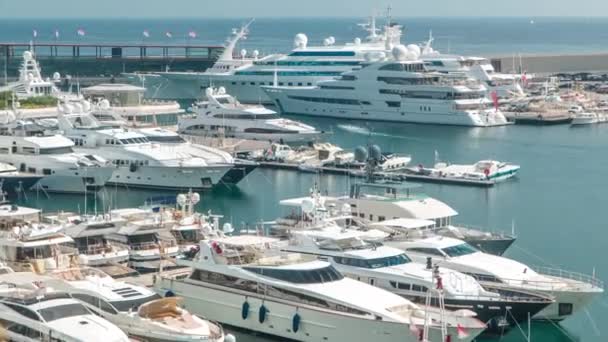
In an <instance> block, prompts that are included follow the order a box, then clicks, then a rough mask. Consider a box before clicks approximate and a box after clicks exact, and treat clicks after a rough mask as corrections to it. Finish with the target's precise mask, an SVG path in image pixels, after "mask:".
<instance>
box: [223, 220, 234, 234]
mask: <svg viewBox="0 0 608 342" xmlns="http://www.w3.org/2000/svg"><path fill="white" fill-rule="evenodd" d="M222 231H223V232H224V233H226V234H230V233H232V232H234V228H233V227H232V225H231V224H230V223H229V222H226V223H224V225H223V226H222Z"/></svg>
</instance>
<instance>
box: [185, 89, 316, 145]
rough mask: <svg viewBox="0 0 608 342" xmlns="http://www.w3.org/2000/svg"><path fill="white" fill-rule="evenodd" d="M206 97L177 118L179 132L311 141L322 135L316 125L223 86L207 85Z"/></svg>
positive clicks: (279, 140) (277, 140)
mask: <svg viewBox="0 0 608 342" xmlns="http://www.w3.org/2000/svg"><path fill="white" fill-rule="evenodd" d="M205 95H206V97H207V98H206V100H204V101H199V102H196V103H195V104H194V106H193V107H192V110H193V112H194V114H193V115H191V116H181V117H180V118H179V120H178V130H179V132H180V133H184V134H192V135H206V136H213V137H234V138H242V139H254V140H272V141H275V142H281V143H283V142H296V141H304V142H306V141H312V140H314V139H316V138H318V137H319V136H320V135H321V132H319V131H317V130H315V128H314V127H312V126H309V125H306V124H303V123H301V122H298V121H293V120H290V119H286V118H281V117H279V116H278V115H277V113H276V112H275V111H273V110H270V109H266V108H264V107H262V106H245V105H242V104H241V103H239V102H238V101H237V99H235V98H234V97H232V96H231V95H230V94H227V93H226V91H225V89H224V88H223V87H220V88H218V89H213V88H207V89H206V91H205Z"/></svg>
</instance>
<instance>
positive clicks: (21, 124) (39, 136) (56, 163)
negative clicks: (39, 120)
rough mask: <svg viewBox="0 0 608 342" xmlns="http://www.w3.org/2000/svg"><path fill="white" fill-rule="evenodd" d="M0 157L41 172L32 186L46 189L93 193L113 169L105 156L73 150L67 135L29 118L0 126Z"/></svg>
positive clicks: (18, 166)
mask: <svg viewBox="0 0 608 342" xmlns="http://www.w3.org/2000/svg"><path fill="white" fill-rule="evenodd" d="M0 161H1V162H4V163H8V164H11V165H13V166H15V167H16V168H18V170H19V171H23V172H30V173H33V174H36V175H40V176H41V177H42V179H41V180H40V181H39V182H38V183H36V184H35V185H34V186H33V187H32V188H33V189H35V188H39V189H42V190H44V191H48V192H63V193H87V192H90V193H95V192H97V191H98V190H100V189H101V188H102V187H104V186H105V184H106V182H107V181H109V180H110V177H112V173H113V172H114V171H113V168H112V167H111V165H110V164H109V163H108V162H107V161H106V160H105V159H104V158H102V157H100V156H98V155H96V154H94V152H92V153H78V152H75V151H74V142H72V141H71V140H70V139H68V138H66V137H64V136H62V135H60V134H51V133H50V132H48V131H47V130H46V128H45V127H43V126H41V125H38V124H36V123H34V122H31V121H20V120H13V121H11V122H10V123H8V124H6V125H2V126H1V127H0Z"/></svg>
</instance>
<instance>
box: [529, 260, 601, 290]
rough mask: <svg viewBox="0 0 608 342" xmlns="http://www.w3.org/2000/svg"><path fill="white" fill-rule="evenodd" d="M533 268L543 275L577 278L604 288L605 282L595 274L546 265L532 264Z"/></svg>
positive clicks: (576, 279)
mask: <svg viewBox="0 0 608 342" xmlns="http://www.w3.org/2000/svg"><path fill="white" fill-rule="evenodd" d="M531 268H532V269H533V270H534V271H536V272H537V273H540V274H542V275H547V276H552V277H560V278H565V279H570V280H575V281H579V282H583V283H586V284H591V285H593V286H594V287H598V288H600V289H603V288H604V282H603V281H602V280H600V279H598V278H596V277H595V275H588V274H584V273H580V272H573V271H568V270H563V269H559V268H551V267H545V266H535V265H534V266H531Z"/></svg>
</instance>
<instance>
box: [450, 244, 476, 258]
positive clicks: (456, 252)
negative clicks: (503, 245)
mask: <svg viewBox="0 0 608 342" xmlns="http://www.w3.org/2000/svg"><path fill="white" fill-rule="evenodd" d="M441 250H442V251H443V252H444V253H445V254H447V255H448V256H450V257H457V256H462V255H467V254H473V253H477V252H479V251H478V250H477V249H475V247H473V246H471V245H469V244H468V243H463V244H460V245H456V246H452V247H447V248H442V249H441Z"/></svg>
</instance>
